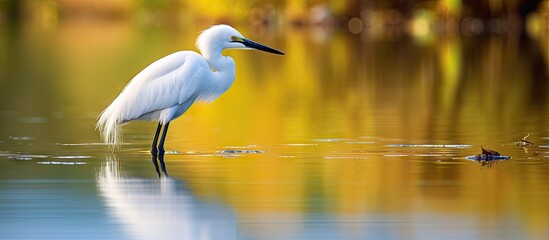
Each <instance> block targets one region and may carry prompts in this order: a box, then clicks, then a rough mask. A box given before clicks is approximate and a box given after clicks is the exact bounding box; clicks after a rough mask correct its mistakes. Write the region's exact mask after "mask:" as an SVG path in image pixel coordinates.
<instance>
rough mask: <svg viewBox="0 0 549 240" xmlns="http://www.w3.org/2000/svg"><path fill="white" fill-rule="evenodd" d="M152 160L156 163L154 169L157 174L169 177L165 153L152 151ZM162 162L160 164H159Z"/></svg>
mask: <svg viewBox="0 0 549 240" xmlns="http://www.w3.org/2000/svg"><path fill="white" fill-rule="evenodd" d="M151 158H152V159H151V161H152V163H153V165H154V170H156V174H158V177H159V178H161V177H162V176H165V177H168V172H167V171H166V164H165V163H164V153H162V152H161V153H157V152H151ZM159 163H160V165H159Z"/></svg>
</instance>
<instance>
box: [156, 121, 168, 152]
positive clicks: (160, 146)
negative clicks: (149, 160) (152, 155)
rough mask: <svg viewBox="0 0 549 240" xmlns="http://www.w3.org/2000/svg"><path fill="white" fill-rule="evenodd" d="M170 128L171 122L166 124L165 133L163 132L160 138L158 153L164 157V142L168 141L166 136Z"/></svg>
mask: <svg viewBox="0 0 549 240" xmlns="http://www.w3.org/2000/svg"><path fill="white" fill-rule="evenodd" d="M169 126H170V122H167V123H166V124H164V131H162V137H161V138H160V143H159V144H158V152H159V154H162V155H164V140H166V134H167V133H168V127H169Z"/></svg>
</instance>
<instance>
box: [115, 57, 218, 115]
mask: <svg viewBox="0 0 549 240" xmlns="http://www.w3.org/2000/svg"><path fill="white" fill-rule="evenodd" d="M208 73H211V70H210V68H209V65H208V63H207V62H206V60H205V59H204V58H203V57H202V56H200V55H199V54H198V53H196V52H192V51H181V52H176V53H173V54H170V55H168V56H166V57H163V58H161V59H159V60H157V61H156V62H154V63H152V64H151V65H149V66H148V67H146V68H145V69H143V70H142V71H141V72H140V73H139V74H137V75H136V76H135V77H134V78H133V79H132V80H131V81H130V83H128V85H127V86H126V87H125V88H124V90H123V91H122V93H120V95H119V96H118V97H117V98H116V100H115V101H114V102H113V104H112V105H113V107H115V108H116V111H115V112H118V113H119V116H118V122H119V123H122V122H126V121H130V120H133V119H137V118H139V117H140V116H142V115H144V114H147V113H151V112H154V111H158V110H162V109H166V108H169V107H172V106H175V105H177V104H182V103H184V102H185V101H187V100H189V99H191V98H193V97H194V98H196V96H195V94H196V92H197V89H199V88H200V84H201V81H200V79H201V78H203V77H205V76H206V74H208ZM113 110H114V109H113Z"/></svg>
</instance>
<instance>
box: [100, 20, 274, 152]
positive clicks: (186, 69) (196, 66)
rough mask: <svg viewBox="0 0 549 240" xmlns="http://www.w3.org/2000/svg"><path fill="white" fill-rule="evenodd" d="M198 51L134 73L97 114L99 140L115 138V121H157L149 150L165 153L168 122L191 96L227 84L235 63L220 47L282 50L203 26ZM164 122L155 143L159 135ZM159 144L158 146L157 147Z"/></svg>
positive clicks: (211, 96)
mask: <svg viewBox="0 0 549 240" xmlns="http://www.w3.org/2000/svg"><path fill="white" fill-rule="evenodd" d="M196 46H197V47H198V49H199V50H200V53H201V54H202V55H200V54H198V53H197V52H194V51H180V52H176V53H172V54H170V55H168V56H165V57H163V58H161V59H159V60H157V61H156V62H153V63H152V64H151V65H149V66H148V67H146V68H145V69H143V70H142V71H141V72H140V73H138V74H137V75H136V76H135V77H134V78H133V79H132V80H131V81H130V82H129V83H128V84H127V85H126V87H125V88H124V89H123V90H122V92H121V93H120V95H119V96H118V97H117V98H116V99H115V100H114V101H113V102H112V103H111V104H110V105H109V106H108V107H107V108H106V109H105V110H104V111H103V112H102V113H101V115H100V116H99V119H98V121H97V124H96V129H99V131H100V133H101V136H102V138H103V139H104V141H105V142H106V143H107V144H109V145H111V146H114V145H117V144H118V143H120V134H121V131H120V126H121V125H122V124H124V123H127V122H130V121H133V120H144V121H156V122H158V127H157V129H156V133H155V135H154V139H153V142H152V150H151V152H152V153H153V154H156V153H157V152H158V153H161V154H162V153H164V141H165V139H166V133H167V131H168V126H169V124H170V121H172V120H173V119H176V118H178V117H179V116H181V115H182V114H183V113H185V111H187V109H189V107H190V106H191V105H192V104H193V103H194V102H195V101H210V102H211V101H213V100H215V99H216V98H217V97H219V96H220V95H221V94H223V93H224V92H225V91H227V90H228V89H229V87H231V85H232V83H233V82H234V78H235V73H236V71H235V63H234V60H233V59H232V58H230V57H227V56H223V55H222V51H223V50H224V49H258V50H262V51H266V52H270V53H274V54H281V55H284V53H282V52H280V51H278V50H275V49H272V48H269V47H267V46H264V45H261V44H259V43H256V42H253V41H251V40H248V39H246V38H244V37H243V36H242V34H240V33H239V32H238V31H237V30H235V29H234V28H232V27H230V26H227V25H216V26H213V27H210V28H209V29H206V30H205V31H203V32H202V33H201V34H200V35H199V36H198V39H197V41H196ZM162 126H164V130H163V131H162V136H161V137H160V142H159V143H158V140H159V139H158V137H159V134H160V130H161V129H162ZM157 143H158V147H157Z"/></svg>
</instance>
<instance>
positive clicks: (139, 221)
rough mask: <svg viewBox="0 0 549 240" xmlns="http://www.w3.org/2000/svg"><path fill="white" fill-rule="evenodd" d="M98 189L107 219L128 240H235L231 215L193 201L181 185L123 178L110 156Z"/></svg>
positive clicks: (99, 176) (171, 181)
mask: <svg viewBox="0 0 549 240" xmlns="http://www.w3.org/2000/svg"><path fill="white" fill-rule="evenodd" d="M97 186H98V189H99V194H100V196H101V197H102V198H103V200H104V202H105V205H106V206H107V208H108V211H107V212H108V213H109V216H110V217H111V218H112V219H114V220H115V221H116V222H117V223H118V224H119V225H120V228H121V230H122V231H123V232H124V233H125V234H126V236H127V237H129V238H130V239H189V240H194V239H237V235H238V234H237V230H236V220H235V217H234V214H233V213H232V212H231V211H230V210H229V209H227V208H224V207H222V206H220V205H217V204H213V203H206V202H201V201H200V200H198V199H196V198H195V197H194V196H193V195H192V194H191V192H190V191H189V190H188V189H187V187H186V186H185V183H184V182H182V181H178V180H176V179H172V178H169V177H161V178H159V179H144V178H132V177H128V176H125V174H124V173H123V172H121V171H120V169H119V166H118V160H116V159H115V157H113V156H109V157H107V161H106V162H105V163H104V164H103V167H101V169H100V170H99V172H98V174H97Z"/></svg>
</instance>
